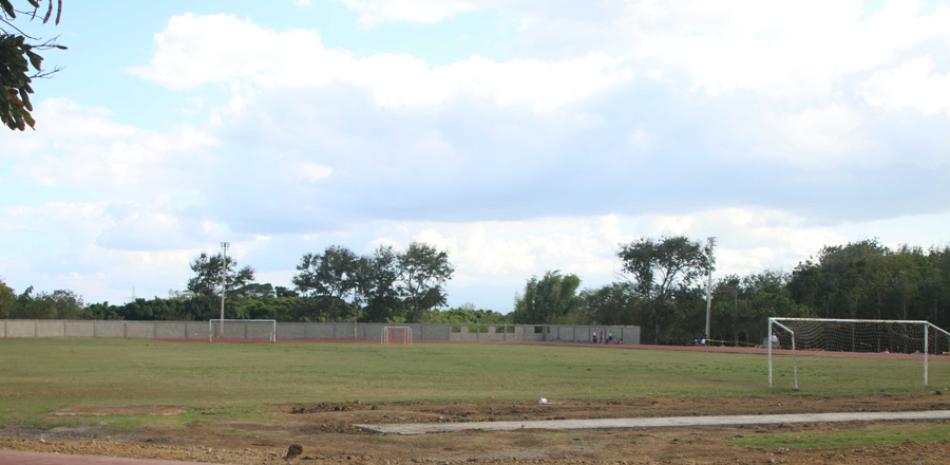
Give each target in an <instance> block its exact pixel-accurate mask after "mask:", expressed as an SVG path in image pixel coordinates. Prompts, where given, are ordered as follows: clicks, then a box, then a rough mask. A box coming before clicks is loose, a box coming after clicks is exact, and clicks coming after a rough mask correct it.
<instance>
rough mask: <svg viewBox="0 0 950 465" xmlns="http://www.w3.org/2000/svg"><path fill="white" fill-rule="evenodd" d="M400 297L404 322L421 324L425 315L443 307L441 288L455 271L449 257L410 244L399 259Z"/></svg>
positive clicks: (415, 243)
mask: <svg viewBox="0 0 950 465" xmlns="http://www.w3.org/2000/svg"><path fill="white" fill-rule="evenodd" d="M398 263H399V272H400V279H399V282H400V284H399V287H398V289H399V293H400V295H401V296H402V297H403V298H404V299H405V303H406V307H407V308H406V321H420V320H421V319H422V318H423V317H424V316H425V315H424V314H425V312H426V311H428V310H430V309H432V308H434V307H439V306H442V305H445V300H446V297H445V290H444V289H443V288H442V285H443V284H444V283H445V282H446V281H448V280H449V279H451V278H452V273H454V272H455V268H454V267H453V266H452V264H451V263H449V255H448V253H446V252H443V251H440V250H437V249H436V248H435V247H432V246H430V245H428V244H422V243H418V242H413V243H412V244H409V248H408V249H407V250H406V252H405V253H403V254H401V255H399V259H398Z"/></svg>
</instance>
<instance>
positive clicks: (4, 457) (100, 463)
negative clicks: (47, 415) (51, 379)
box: [0, 450, 208, 465]
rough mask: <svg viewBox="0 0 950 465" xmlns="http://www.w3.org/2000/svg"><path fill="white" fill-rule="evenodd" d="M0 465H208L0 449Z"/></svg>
mask: <svg viewBox="0 0 950 465" xmlns="http://www.w3.org/2000/svg"><path fill="white" fill-rule="evenodd" d="M0 465H208V464H206V463H205V464H199V463H197V462H174V461H169V460H149V459H120V458H115V457H97V456H94V455H67V454H46V453H41V452H19V451H12V450H0Z"/></svg>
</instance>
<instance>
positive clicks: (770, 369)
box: [765, 318, 773, 387]
mask: <svg viewBox="0 0 950 465" xmlns="http://www.w3.org/2000/svg"><path fill="white" fill-rule="evenodd" d="M765 338H766V340H767V341H768V342H767V343H766V344H765V345H766V346H768V348H769V387H772V386H773V385H772V319H771V318H769V332H768V334H767V335H766V336H765Z"/></svg>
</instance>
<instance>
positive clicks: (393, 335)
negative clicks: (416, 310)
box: [379, 326, 412, 344]
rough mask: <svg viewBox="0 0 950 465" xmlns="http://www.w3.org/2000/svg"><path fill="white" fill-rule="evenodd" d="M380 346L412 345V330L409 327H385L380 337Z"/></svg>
mask: <svg viewBox="0 0 950 465" xmlns="http://www.w3.org/2000/svg"><path fill="white" fill-rule="evenodd" d="M379 342H380V343H382V344H412V328H410V327H409V326H386V327H384V328H383V333H382V334H381V335H380V341H379Z"/></svg>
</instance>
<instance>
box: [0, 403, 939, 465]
mask: <svg viewBox="0 0 950 465" xmlns="http://www.w3.org/2000/svg"><path fill="white" fill-rule="evenodd" d="M948 397H950V396H938V395H934V394H931V395H923V396H889V395H878V396H860V397H819V396H767V397H751V398H748V397H742V398H713V399H710V398H664V397H657V398H632V399H625V400H619V401H610V402H587V401H560V400H558V399H553V400H551V403H550V404H548V405H539V404H537V403H534V402H511V401H508V402H422V403H418V402H414V403H379V404H366V403H356V402H353V403H342V404H337V403H312V404H286V405H276V406H272V407H267V408H263V409H260V410H258V414H259V415H260V416H259V418H260V419H259V420H255V421H254V422H249V421H247V420H244V421H241V422H235V421H229V420H224V419H219V418H218V417H217V416H215V415H204V416H198V419H197V420H196V421H194V422H192V423H189V424H188V425H186V426H184V427H180V428H139V429H134V430H122V431H121V432H120V431H115V430H109V429H107V428H99V427H96V426H85V427H84V429H83V431H77V432H74V433H71V434H70V435H68V436H63V435H56V434H51V431H50V430H46V431H37V430H30V431H25V430H19V431H12V430H9V429H6V430H2V431H0V448H6V449H17V450H35V451H41V452H63V453H73V454H77V453H78V454H93V455H110V456H117V457H141V458H160V459H178V460H190V461H202V462H212V463H229V464H234V465H251V464H254V465H261V464H263V465H272V464H291V465H294V464H306V465H330V464H341V463H369V464H383V463H387V464H389V465H396V464H444V463H448V464H470V463H490V464H512V465H522V464H620V463H626V464H638V465H640V464H642V465H646V464H664V465H681V464H682V465H686V464H748V465H751V464H801V465H818V464H827V463H834V464H840V465H864V464H867V465H915V464H920V465H936V464H944V463H947V461H946V458H947V457H948V456H950V439H948V440H943V441H937V442H924V443H914V442H902V443H896V444H887V445H876V446H872V447H839V448H825V449H812V450H802V449H782V448H764V447H743V446H737V445H734V444H733V441H734V440H736V439H740V438H754V437H765V436H767V435H770V434H773V433H796V434H797V433H802V434H808V435H814V434H825V433H827V434H835V433H838V432H842V433H846V434H852V435H855V434H856V435H862V434H865V432H869V431H871V430H870V429H869V428H872V426H870V425H864V424H856V423H844V424H801V425H768V426H736V427H705V428H671V429H667V430H600V431H563V432H551V431H517V432H501V433H499V432H470V433H463V434H435V435H425V436H400V437H392V436H381V435H375V434H369V433H364V432H360V431H359V430H357V429H356V428H355V427H353V424H355V423H364V422H376V423H382V422H392V423H396V422H441V421H491V420H492V419H494V420H498V421H501V420H514V419H531V420H540V419H556V418H608V417H657V416H679V415H710V414H755V413H807V412H827V411H841V412H844V411H887V410H890V411H902V410H930V409H950V399H948ZM130 413H131V412H130ZM900 425H902V424H895V426H894V427H895V428H901V427H902V426H900ZM907 425H910V424H907ZM291 444H300V445H301V446H302V453H301V454H300V455H299V456H298V457H296V458H294V459H292V460H289V461H286V460H284V459H283V456H284V455H285V454H286V452H287V450H288V447H289V446H290V445H291Z"/></svg>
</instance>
